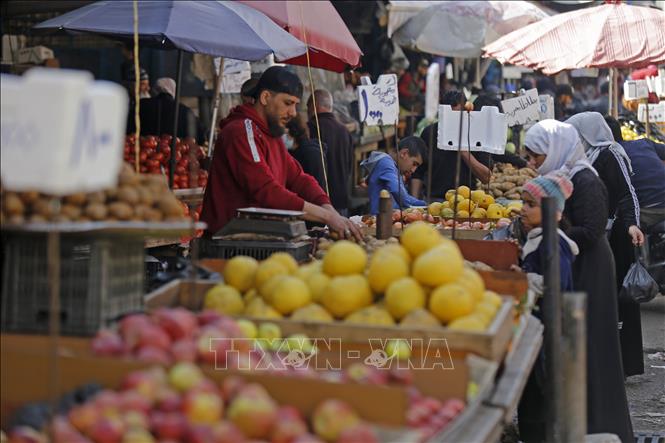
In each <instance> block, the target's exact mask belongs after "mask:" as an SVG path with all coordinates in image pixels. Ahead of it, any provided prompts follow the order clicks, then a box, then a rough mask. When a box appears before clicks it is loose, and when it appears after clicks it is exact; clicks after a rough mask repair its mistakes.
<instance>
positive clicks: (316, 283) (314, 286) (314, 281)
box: [306, 272, 330, 303]
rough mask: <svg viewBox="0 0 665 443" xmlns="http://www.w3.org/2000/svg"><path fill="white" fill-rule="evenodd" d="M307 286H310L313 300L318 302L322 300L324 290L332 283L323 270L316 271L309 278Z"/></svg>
mask: <svg viewBox="0 0 665 443" xmlns="http://www.w3.org/2000/svg"><path fill="white" fill-rule="evenodd" d="M306 283H307V286H308V287H309V293H310V295H311V297H312V301H313V302H316V303H318V302H319V301H321V297H322V296H323V291H324V290H325V289H326V286H328V283H330V277H328V276H327V275H326V274H324V273H322V272H315V273H314V274H312V275H310V276H309V277H308V278H307V282H306Z"/></svg>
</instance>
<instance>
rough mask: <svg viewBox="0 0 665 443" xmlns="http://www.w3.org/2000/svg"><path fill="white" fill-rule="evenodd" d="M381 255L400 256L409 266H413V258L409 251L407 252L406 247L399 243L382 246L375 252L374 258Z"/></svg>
mask: <svg viewBox="0 0 665 443" xmlns="http://www.w3.org/2000/svg"><path fill="white" fill-rule="evenodd" d="M380 254H392V255H399V256H400V257H401V258H402V260H404V261H405V262H406V264H407V265H408V264H411V256H410V255H409V251H407V250H406V248H405V247H404V246H402V245H400V244H397V243H392V244H389V245H385V246H381V247H380V248H379V249H377V250H376V251H374V255H373V256H372V257H374V256H376V255H380Z"/></svg>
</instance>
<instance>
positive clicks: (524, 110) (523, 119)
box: [501, 88, 540, 126]
mask: <svg viewBox="0 0 665 443" xmlns="http://www.w3.org/2000/svg"><path fill="white" fill-rule="evenodd" d="M501 107H502V108H503V112H504V113H505V114H506V120H507V122H508V126H516V125H525V124H527V123H531V122H536V121H538V120H539V119H540V99H539V98H538V90H537V89H536V88H533V89H529V90H528V91H526V93H525V94H524V95H520V96H518V97H515V98H509V99H507V100H503V101H502V102H501Z"/></svg>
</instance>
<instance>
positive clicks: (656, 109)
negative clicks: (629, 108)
mask: <svg viewBox="0 0 665 443" xmlns="http://www.w3.org/2000/svg"><path fill="white" fill-rule="evenodd" d="M637 119H638V120H639V121H641V122H646V121H647V109H646V104H645V103H640V104H639V106H638V107H637ZM662 122H665V101H662V102H660V103H658V104H650V105H649V123H662Z"/></svg>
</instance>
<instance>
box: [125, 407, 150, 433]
mask: <svg viewBox="0 0 665 443" xmlns="http://www.w3.org/2000/svg"><path fill="white" fill-rule="evenodd" d="M122 422H123V423H124V424H125V427H126V428H127V429H134V428H139V429H150V419H149V417H148V414H147V413H145V412H142V411H137V410H129V411H126V412H124V413H123V414H122Z"/></svg>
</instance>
